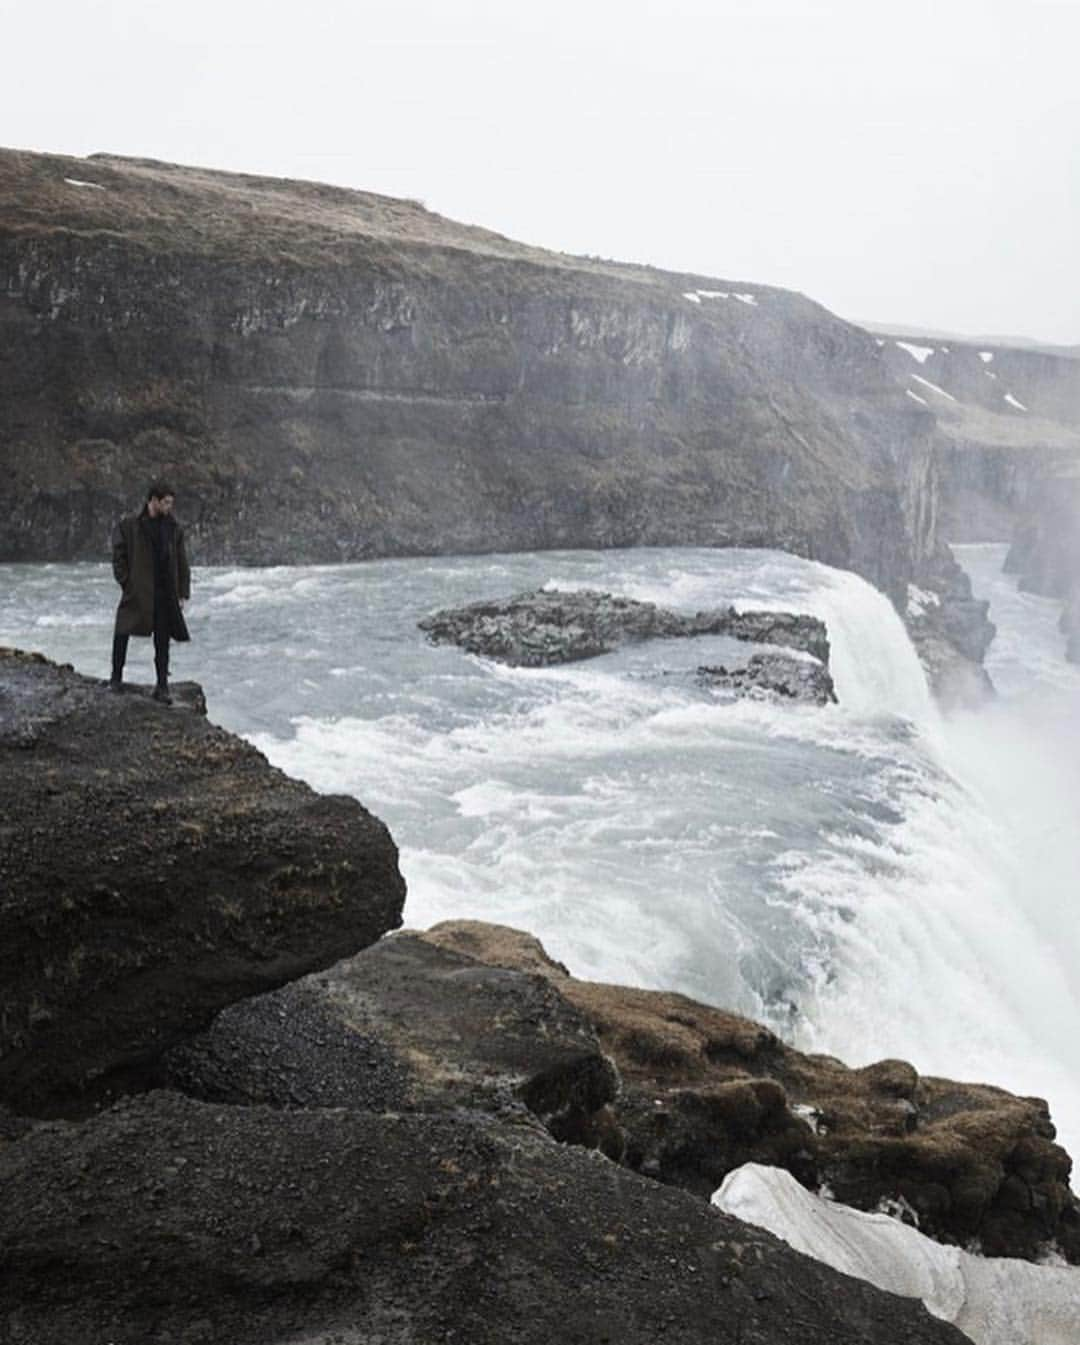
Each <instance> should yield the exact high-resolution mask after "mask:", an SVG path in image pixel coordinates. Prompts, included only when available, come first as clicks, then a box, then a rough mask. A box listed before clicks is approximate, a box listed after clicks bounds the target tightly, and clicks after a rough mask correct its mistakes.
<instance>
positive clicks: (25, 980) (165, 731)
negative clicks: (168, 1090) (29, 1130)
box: [0, 650, 405, 1115]
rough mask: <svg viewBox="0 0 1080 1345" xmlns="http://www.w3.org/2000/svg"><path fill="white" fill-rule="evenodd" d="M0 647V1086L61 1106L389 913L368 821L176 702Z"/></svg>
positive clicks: (138, 1068)
mask: <svg viewBox="0 0 1080 1345" xmlns="http://www.w3.org/2000/svg"><path fill="white" fill-rule="evenodd" d="M185 700H187V701H193V702H194V703H195V704H199V703H201V693H200V697H196V696H195V695H194V693H192V694H191V695H190V696H186V697H185V696H184V695H182V694H181V696H180V697H179V703H177V704H174V705H173V706H171V707H166V706H163V705H159V704H157V703H155V702H154V701H152V700H151V699H149V697H147V696H143V695H138V694H132V695H121V696H118V695H115V694H113V693H112V692H110V691H109V690H108V689H107V688H106V686H104V685H103V684H101V683H100V682H97V681H95V680H94V679H92V678H88V677H83V676H80V675H79V674H77V673H75V672H73V671H72V669H71V668H69V667H60V666H57V665H56V664H54V663H50V662H48V661H47V660H45V659H44V658H42V657H40V656H35V655H26V654H20V653H18V652H16V651H12V650H0V888H2V890H3V899H2V901H0V1102H4V1103H6V1104H7V1105H8V1106H9V1107H11V1108H12V1109H13V1110H15V1111H21V1112H25V1113H29V1114H31V1115H33V1114H37V1115H50V1114H53V1115H55V1114H70V1113H72V1112H78V1111H79V1110H81V1109H84V1108H87V1107H90V1106H92V1105H94V1104H95V1103H96V1102H97V1101H98V1100H100V1098H101V1097H102V1096H107V1095H108V1093H109V1090H110V1089H111V1088H113V1087H116V1088H127V1087H131V1086H135V1084H136V1083H137V1081H138V1078H139V1076H140V1073H142V1072H144V1071H145V1070H146V1069H147V1068H148V1066H149V1063H150V1062H151V1061H152V1060H154V1059H155V1058H156V1057H157V1056H158V1055H159V1054H160V1053H161V1052H162V1051H163V1050H164V1049H165V1048H166V1047H168V1046H169V1045H170V1044H172V1043H174V1042H176V1041H178V1040H180V1039H182V1038H183V1037H185V1036H187V1035H191V1034H193V1033H195V1032H197V1031H200V1030H201V1029H202V1028H204V1027H205V1026H206V1024H207V1023H208V1022H209V1020H210V1019H211V1017H212V1016H213V1014H214V1013H216V1012H217V1011H218V1010H219V1009H221V1008H223V1007H224V1006H225V1005H227V1004H229V1003H232V1002H233V1001H235V1000H237V999H240V998H242V997H245V996H248V995H251V994H254V993H258V992H259V991H260V990H265V989H268V988H269V987H271V986H275V985H280V984H281V983H283V982H285V981H288V980H290V979H292V978H294V977H296V976H299V975H302V974H304V973H305V972H308V971H311V970H313V969H315V968H317V967H320V966H326V965H327V964H329V963H331V962H334V961H336V960H337V959H339V958H341V957H343V956H345V955H347V954H349V953H352V952H355V951H356V950H357V949H359V948H362V947H364V946H365V945H366V944H369V943H371V942H373V941H374V940H375V939H377V938H378V937H379V935H380V934H382V933H383V932H384V931H386V930H388V929H392V928H394V927H395V926H396V925H398V924H399V923H400V919H401V908H402V904H403V901H404V896H405V884H404V882H403V880H402V878H401V875H400V873H399V872H398V865H397V849H396V847H395V846H394V843H393V841H392V840H391V838H390V836H389V833H388V832H387V830H386V828H385V827H384V826H383V825H382V823H381V822H379V821H378V820H377V819H376V818H374V817H372V816H371V814H370V813H368V812H367V811H366V810H365V809H364V808H362V807H361V806H360V805H359V804H358V803H356V802H355V800H353V799H348V798H343V797H338V796H320V795H318V794H316V793H314V791H313V790H311V789H309V788H308V787H307V786H306V785H304V784H301V783H300V782H299V781H296V780H291V779H289V778H288V777H287V776H285V775H284V774H283V773H282V772H281V771H278V770H276V769H274V768H273V767H271V766H270V765H269V764H268V763H267V761H266V759H265V757H263V756H262V754H261V753H259V752H257V751H256V750H255V749H254V748H253V747H251V746H250V745H249V744H247V743H245V742H243V741H242V740H241V739H239V738H236V737H234V736H233V735H232V734H229V733H226V732H224V731H223V730H222V729H219V728H215V727H214V726H213V725H211V724H209V723H208V722H207V721H206V720H205V718H203V717H202V716H201V715H200V714H198V713H192V712H191V711H190V710H188V709H185V708H184V704H183V702H184V701H185Z"/></svg>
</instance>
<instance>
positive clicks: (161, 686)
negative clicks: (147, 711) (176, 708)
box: [154, 682, 172, 705]
mask: <svg viewBox="0 0 1080 1345" xmlns="http://www.w3.org/2000/svg"><path fill="white" fill-rule="evenodd" d="M154 700H156V701H160V702H161V703H162V705H171V704H172V696H171V695H170V694H169V684H168V682H159V683H158V684H157V686H156V687H155V688H154Z"/></svg>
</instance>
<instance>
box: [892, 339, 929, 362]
mask: <svg viewBox="0 0 1080 1345" xmlns="http://www.w3.org/2000/svg"><path fill="white" fill-rule="evenodd" d="M896 344H897V345H898V346H899V347H900V349H901V350H906V351H907V353H908V354H909V355H910V356H911V358H912V359H913V360H917V361H918V362H919V363H920V364H925V363H926V361H927V360H928V359H929V358H930V356H931V355H932V354H933V353H934V347H933V346H913V345H912V344H911V343H910V342H909V341H897V343H896Z"/></svg>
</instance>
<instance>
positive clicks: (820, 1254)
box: [712, 1163, 1080, 1345]
mask: <svg viewBox="0 0 1080 1345" xmlns="http://www.w3.org/2000/svg"><path fill="white" fill-rule="evenodd" d="M712 1203H713V1204H714V1205H717V1206H718V1207H719V1208H720V1209H722V1210H724V1211H725V1213H727V1214H731V1215H734V1216H735V1218H737V1219H743V1220H745V1221H746V1222H747V1223H751V1224H756V1225H757V1226H758V1227H759V1228H765V1229H767V1230H768V1231H769V1232H770V1233H773V1234H775V1235H776V1236H777V1237H779V1238H783V1239H784V1241H785V1242H787V1243H788V1244H789V1245H790V1246H792V1247H794V1248H795V1250H796V1251H799V1252H802V1253H804V1255H807V1256H813V1257H815V1258H816V1259H817V1260H819V1261H823V1262H824V1263H825V1264H826V1265H828V1266H832V1267H833V1269H834V1270H839V1271H841V1272H842V1273H843V1274H845V1275H854V1276H855V1277H856V1278H857V1279H862V1280H867V1281H869V1283H871V1284H875V1285H877V1287H878V1288H879V1289H885V1290H887V1291H888V1292H889V1293H893V1294H903V1295H904V1296H906V1297H909V1298H921V1299H922V1300H923V1302H924V1303H925V1304H926V1306H927V1308H928V1309H929V1311H930V1312H932V1313H933V1314H934V1316H935V1317H940V1318H942V1319H943V1320H945V1321H947V1322H952V1323H953V1324H954V1325H955V1326H956V1327H958V1328H959V1329H960V1330H961V1331H963V1332H965V1333H966V1334H967V1335H968V1336H969V1337H970V1338H971V1339H972V1340H973V1341H974V1342H975V1345H1020V1343H1021V1342H1028V1343H1029V1345H1036V1342H1037V1345H1076V1342H1077V1341H1078V1340H1080V1271H1077V1269H1076V1267H1074V1266H1068V1267H1064V1268H1063V1267H1060V1266H1040V1265H1032V1264H1031V1262H1030V1261H1015V1260H1009V1259H1007V1258H1005V1257H981V1256H972V1255H971V1254H970V1253H969V1252H962V1251H960V1249H959V1248H957V1247H945V1246H942V1245H941V1244H940V1243H938V1242H933V1241H932V1240H931V1239H930V1238H928V1237H926V1236H925V1235H924V1234H923V1233H920V1232H918V1230H917V1229H914V1228H909V1227H908V1226H907V1225H906V1224H902V1223H899V1222H897V1220H895V1219H891V1218H890V1217H889V1216H888V1215H887V1214H863V1213H862V1212H861V1211H859V1210H853V1209H849V1208H848V1207H847V1206H845V1205H835V1204H830V1203H828V1202H827V1201H824V1200H821V1199H819V1198H818V1197H817V1196H814V1195H811V1194H810V1192H809V1191H806V1190H804V1189H803V1187H801V1186H800V1185H799V1183H798V1182H797V1181H796V1180H795V1178H794V1177H793V1176H792V1175H791V1174H790V1173H789V1172H784V1171H783V1170H782V1169H781V1168H768V1167H763V1166H762V1165H761V1164H759V1163H746V1164H744V1166H743V1167H741V1168H736V1169H735V1171H734V1172H729V1173H728V1175H727V1176H726V1177H725V1178H724V1183H723V1185H722V1186H721V1187H720V1189H719V1190H718V1191H716V1192H714V1193H713V1197H712Z"/></svg>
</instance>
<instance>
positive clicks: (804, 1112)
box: [791, 1102, 828, 1135]
mask: <svg viewBox="0 0 1080 1345" xmlns="http://www.w3.org/2000/svg"><path fill="white" fill-rule="evenodd" d="M791 1110H792V1111H793V1112H794V1113H795V1115H796V1116H797V1117H799V1119H800V1120H802V1121H805V1122H806V1124H807V1125H808V1126H809V1127H810V1129H811V1130H812V1131H813V1132H814V1134H815V1135H826V1134H828V1131H827V1130H826V1129H825V1127H824V1126H823V1125H822V1124H821V1112H819V1111H818V1109H817V1108H816V1107H811V1105H810V1104H809V1103H808V1102H796V1104H795V1106H794V1107H792V1109H791Z"/></svg>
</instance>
